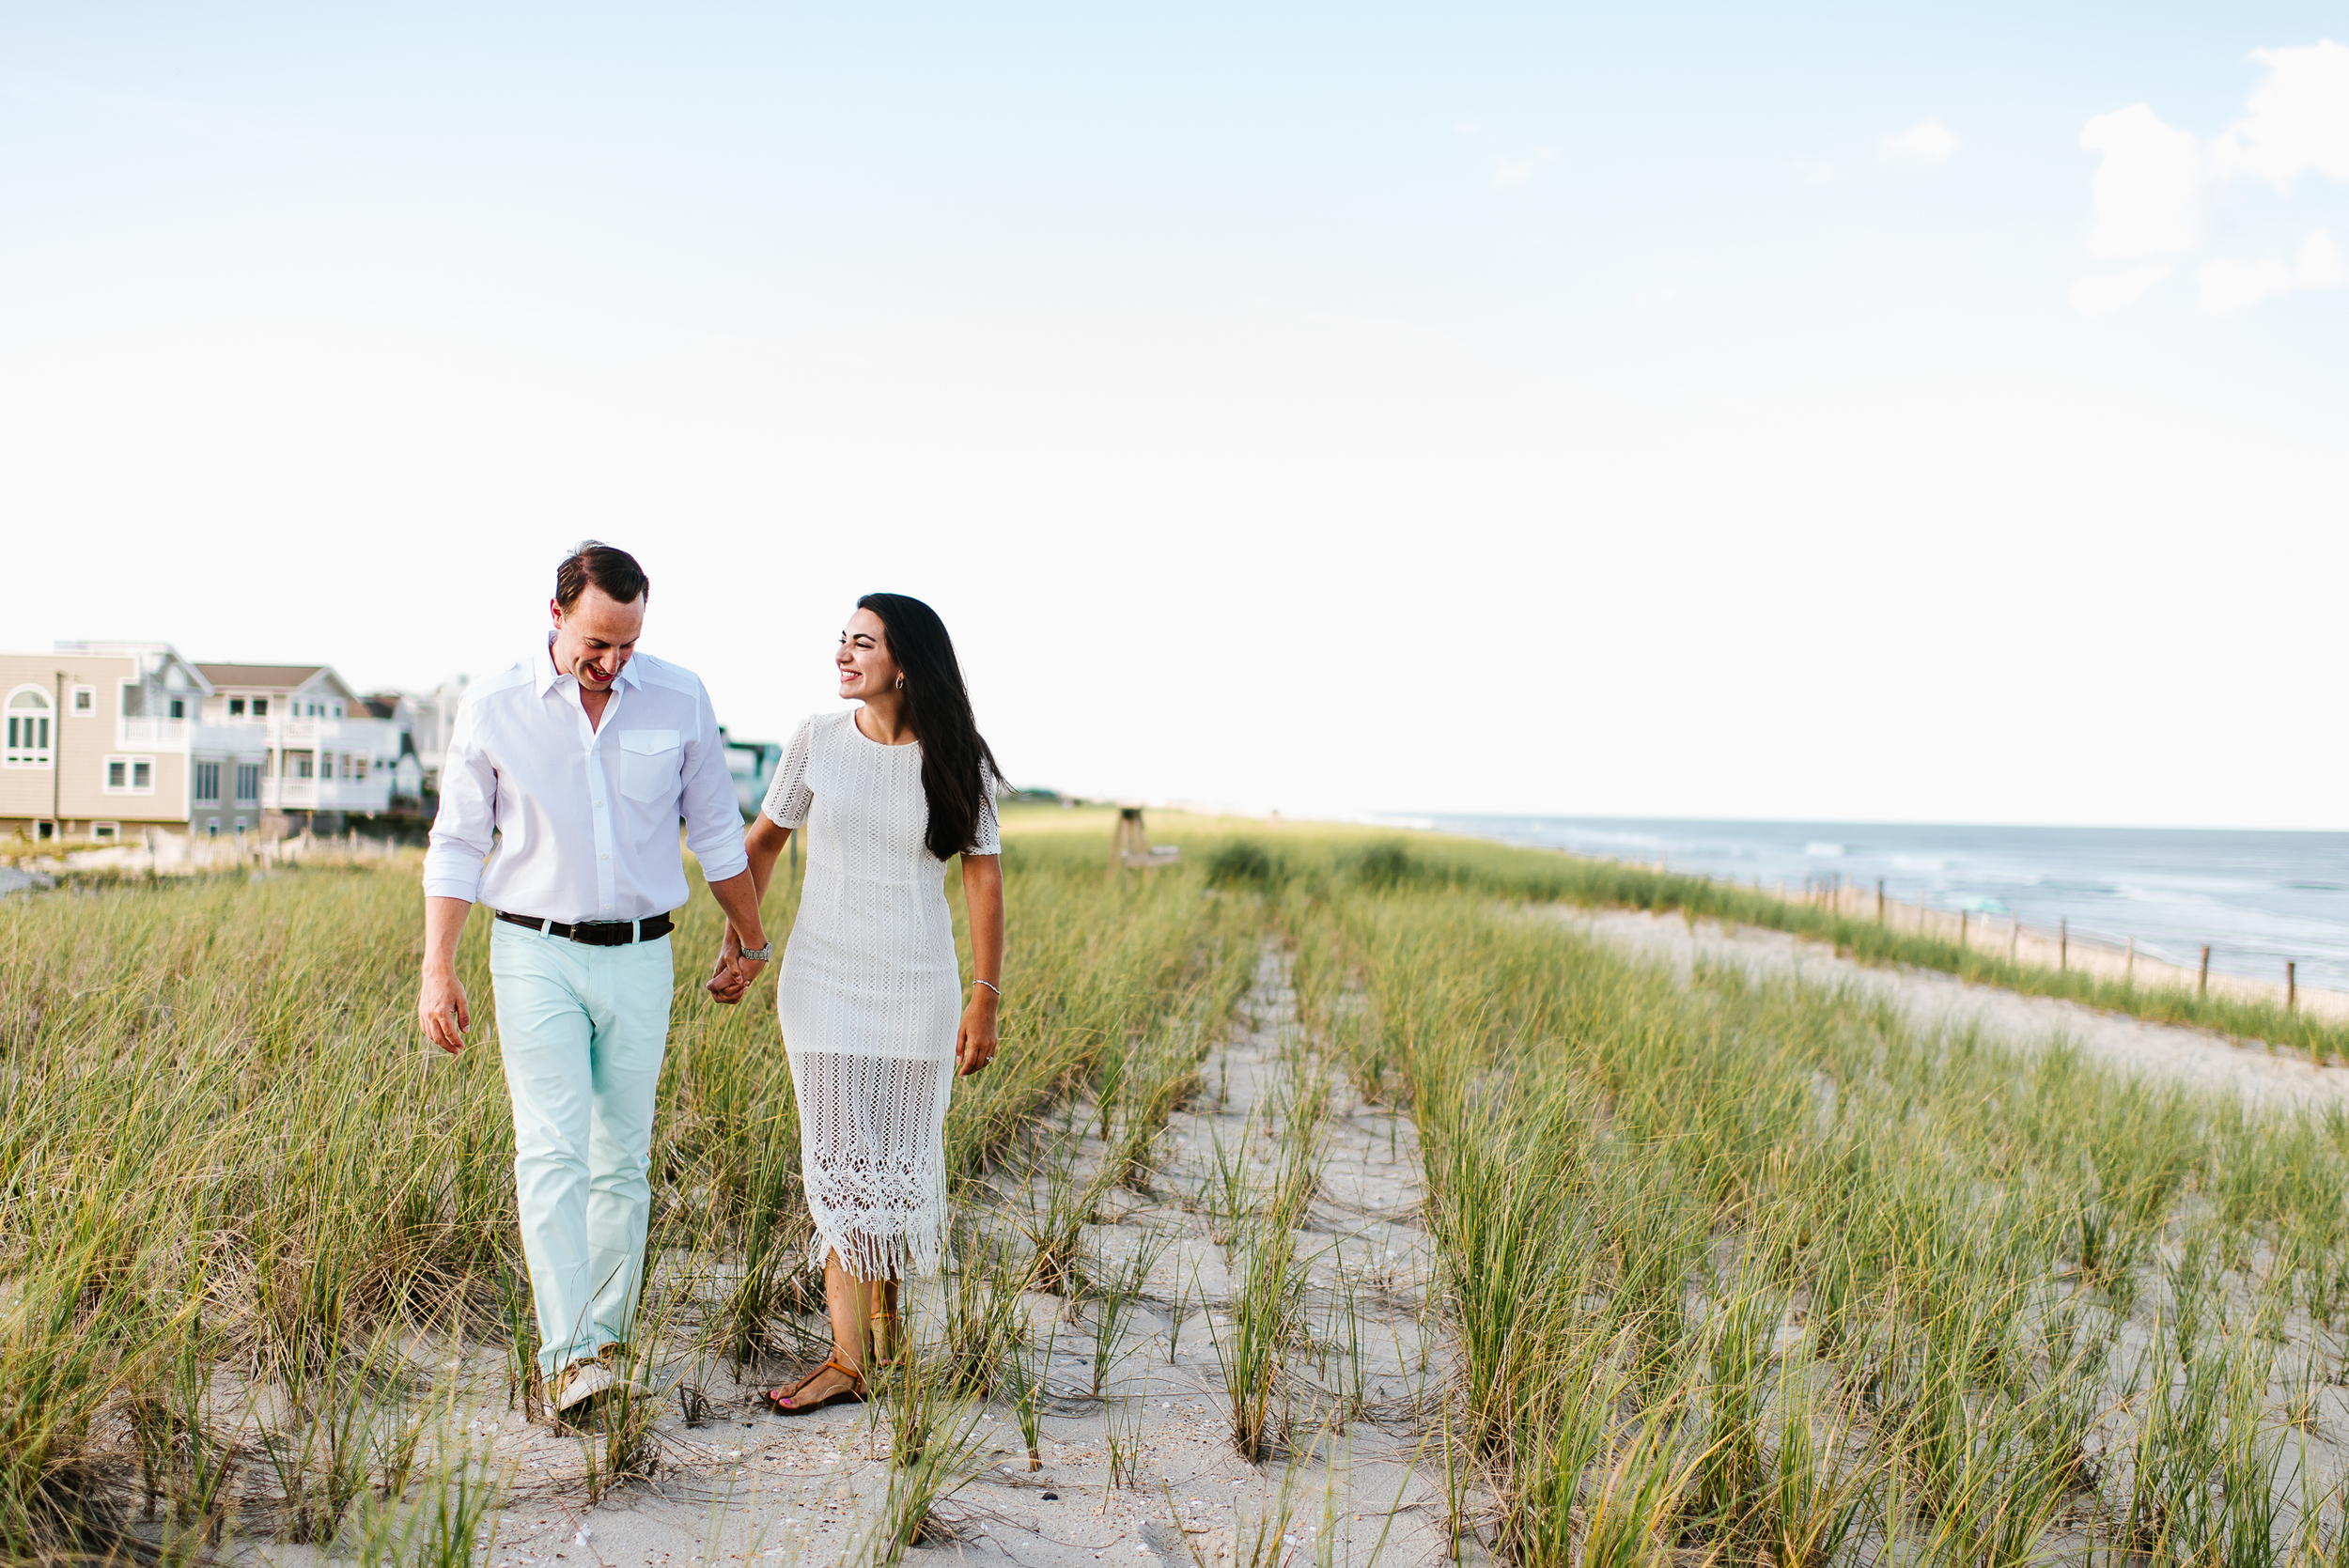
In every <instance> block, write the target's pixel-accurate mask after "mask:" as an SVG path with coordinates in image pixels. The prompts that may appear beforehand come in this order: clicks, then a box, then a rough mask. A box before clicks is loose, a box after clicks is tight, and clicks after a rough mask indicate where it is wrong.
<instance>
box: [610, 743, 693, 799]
mask: <svg viewBox="0 0 2349 1568" xmlns="http://www.w3.org/2000/svg"><path fill="white" fill-rule="evenodd" d="M684 764H685V753H683V752H682V751H680V750H679V749H678V747H677V731H675V730H622V731H621V732H620V793H621V794H623V795H625V796H627V797H628V798H629V799H630V800H645V801H651V802H658V801H661V800H676V799H677V778H678V776H679V774H680V773H681V772H682V771H683V769H684Z"/></svg>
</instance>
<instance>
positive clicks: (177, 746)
mask: <svg viewBox="0 0 2349 1568" xmlns="http://www.w3.org/2000/svg"><path fill="white" fill-rule="evenodd" d="M195 729H196V722H195V721H194V720H193V719H147V718H137V719H132V718H122V719H117V721H116V722H115V744H116V745H117V746H119V747H121V748H122V749H124V750H125V751H128V750H130V749H132V747H137V748H139V749H142V750H153V751H159V752H184V751H186V750H187V749H188V741H189V740H190V738H191V737H193V736H194V733H195Z"/></svg>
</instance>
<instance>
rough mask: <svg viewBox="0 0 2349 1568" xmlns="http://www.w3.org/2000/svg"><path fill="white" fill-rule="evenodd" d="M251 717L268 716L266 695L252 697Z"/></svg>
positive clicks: (263, 717) (262, 717)
mask: <svg viewBox="0 0 2349 1568" xmlns="http://www.w3.org/2000/svg"><path fill="white" fill-rule="evenodd" d="M253 717H255V718H256V719H266V718H268V717H269V699H268V698H267V697H256V698H254V699H253Z"/></svg>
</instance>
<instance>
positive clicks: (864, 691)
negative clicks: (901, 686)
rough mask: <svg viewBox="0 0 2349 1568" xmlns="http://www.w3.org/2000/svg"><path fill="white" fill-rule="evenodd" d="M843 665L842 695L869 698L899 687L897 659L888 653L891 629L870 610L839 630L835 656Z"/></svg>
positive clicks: (854, 615)
mask: <svg viewBox="0 0 2349 1568" xmlns="http://www.w3.org/2000/svg"><path fill="white" fill-rule="evenodd" d="M832 662H833V663H834V664H836V665H838V666H839V669H840V695H841V696H842V697H844V698H847V699H849V700H851V701H856V702H870V701H872V700H873V699H874V698H875V697H878V696H880V695H881V694H883V693H884V692H890V691H895V690H896V689H897V661H896V660H894V659H892V658H890V657H889V631H888V629H887V628H886V627H884V626H882V625H881V618H880V617H879V615H876V614H874V613H872V612H871V611H870V610H860V611H858V612H857V613H855V614H853V615H851V616H849V617H848V627H847V629H845V630H843V631H842V632H841V633H840V651H839V652H838V653H837V654H835V655H833V656H832Z"/></svg>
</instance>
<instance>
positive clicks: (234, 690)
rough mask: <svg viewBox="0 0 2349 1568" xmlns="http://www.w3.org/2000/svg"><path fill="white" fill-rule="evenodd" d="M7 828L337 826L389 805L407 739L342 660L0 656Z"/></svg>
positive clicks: (95, 649) (57, 833)
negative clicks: (346, 678) (377, 712)
mask: <svg viewBox="0 0 2349 1568" xmlns="http://www.w3.org/2000/svg"><path fill="white" fill-rule="evenodd" d="M0 717H5V721H6V725H7V741H8V744H7V748H6V750H5V752H0V836H7V835H22V836H23V837H25V838H30V839H35V840H43V839H52V838H57V837H64V838H75V839H83V838H86V839H96V840H99V841H101V842H104V841H108V840H117V841H119V840H123V839H137V838H139V837H141V836H143V835H144V834H146V833H147V832H148V831H157V830H162V831H171V832H179V833H191V834H194V835H195V836H197V837H202V838H226V837H233V836H236V835H239V834H242V833H247V832H261V833H267V834H271V835H275V834H278V833H282V832H284V831H288V829H292V830H299V829H301V828H304V827H310V826H317V827H320V828H323V829H326V830H328V831H333V830H334V829H336V828H339V827H340V826H341V823H342V820H343V818H344V817H345V816H347V815H353V814H357V815H375V814H377V813H380V812H382V811H384V810H386V809H387V808H388V807H389V805H390V803H391V788H392V765H393V763H395V762H396V761H397V758H398V757H399V754H400V753H401V750H402V740H401V737H400V731H399V727H398V725H397V723H396V722H389V721H385V720H381V719H377V718H374V717H372V716H371V715H368V714H367V711H366V708H365V706H363V705H361V704H360V703H359V701H358V700H357V698H356V697H355V696H354V695H353V694H352V692H351V691H350V688H349V687H348V686H346V685H345V684H344V683H343V681H342V678H341V677H340V676H339V675H335V674H334V671H333V670H332V669H331V668H329V667H328V666H325V665H322V664H305V665H252V664H212V665H198V664H195V663H194V662H192V661H190V660H187V659H185V658H183V657H181V655H180V654H179V651H178V650H177V649H175V648H174V647H172V646H171V644H168V643H60V644H57V646H56V648H55V650H54V651H53V652H51V653H46V654H0ZM321 816H323V817H324V818H326V820H323V821H320V820H319V818H320V817H321Z"/></svg>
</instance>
